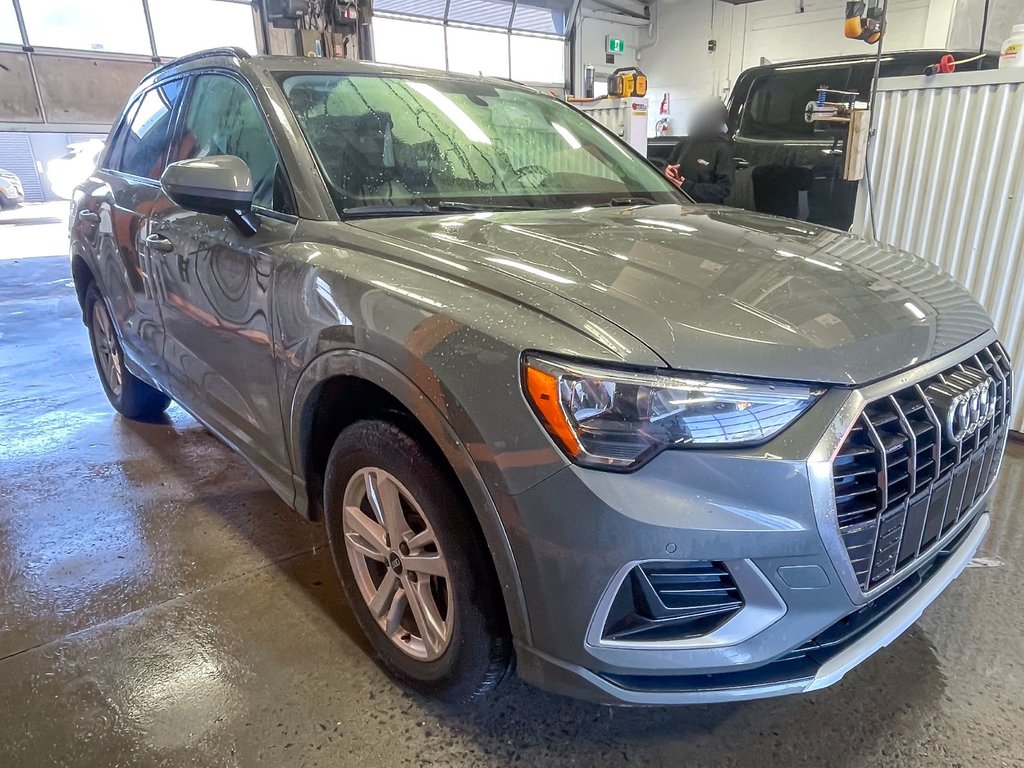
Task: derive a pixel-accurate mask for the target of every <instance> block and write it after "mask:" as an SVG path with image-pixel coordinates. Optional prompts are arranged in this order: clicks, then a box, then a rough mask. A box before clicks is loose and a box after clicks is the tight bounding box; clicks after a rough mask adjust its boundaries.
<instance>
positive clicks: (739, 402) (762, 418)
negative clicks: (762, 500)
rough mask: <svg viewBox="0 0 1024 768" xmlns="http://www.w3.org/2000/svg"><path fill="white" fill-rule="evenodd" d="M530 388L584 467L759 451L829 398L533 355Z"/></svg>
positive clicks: (800, 389) (548, 423)
mask: <svg viewBox="0 0 1024 768" xmlns="http://www.w3.org/2000/svg"><path fill="white" fill-rule="evenodd" d="M523 388H524V390H525V392H526V399H527V400H528V401H529V402H530V404H531V405H532V406H533V409H534V411H535V412H536V413H537V416H538V417H539V418H540V421H541V423H542V424H543V425H544V427H545V428H546V429H547V431H548V432H549V433H550V434H551V436H552V437H553V438H554V439H555V442H557V443H558V444H559V446H561V448H562V449H563V450H564V451H565V452H566V453H567V454H568V455H569V456H570V457H571V458H572V459H573V460H575V461H576V462H577V463H579V464H584V465H587V466H593V467H603V468H606V469H632V468H634V467H636V466H638V465H640V464H642V463H643V462H645V461H647V460H648V459H650V458H652V457H653V456H654V455H655V454H657V453H659V452H660V451H662V450H664V449H666V448H689V447H716V446H718V447H721V446H738V445H755V444H757V443H763V442H765V441H766V440H770V439H771V438H773V437H775V435H777V434H779V432H781V431H782V430H784V429H785V428H786V427H788V426H789V425H790V424H792V423H793V422H794V421H795V420H796V419H797V418H798V417H799V416H800V415H801V414H802V413H803V412H804V411H806V410H807V409H808V408H810V407H811V405H812V404H813V403H814V402H815V401H816V400H817V399H818V398H819V397H820V396H821V394H822V391H823V390H820V389H812V388H810V387H805V386H800V385H796V384H774V383H769V382H753V381H743V380H741V379H729V378H725V377H719V376H696V375H693V374H680V375H674V374H668V373H666V374H658V373H653V374H650V373H635V372H630V371H615V370H605V369H602V368H599V367H595V366H590V365H584V364H576V363H568V362H557V361H554V360H548V359H545V358H540V357H535V356H533V355H527V356H526V357H524V359H523Z"/></svg>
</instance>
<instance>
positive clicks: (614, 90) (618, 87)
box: [608, 67, 647, 99]
mask: <svg viewBox="0 0 1024 768" xmlns="http://www.w3.org/2000/svg"><path fill="white" fill-rule="evenodd" d="M646 95H647V75H645V74H644V73H643V72H641V71H640V70H639V69H637V68H636V67H620V68H619V69H616V70H615V71H614V72H612V74H611V75H610V76H609V77H608V98H609V99H620V98H623V97H630V96H646Z"/></svg>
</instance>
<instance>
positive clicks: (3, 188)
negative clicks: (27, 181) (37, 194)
mask: <svg viewBox="0 0 1024 768" xmlns="http://www.w3.org/2000/svg"><path fill="white" fill-rule="evenodd" d="M24 202H25V189H24V187H22V186H21V179H19V178H18V176H17V174H14V173H11V172H10V171H5V170H4V169H3V168H0V210H4V209H6V208H17V207H18V206H19V205H21V204H22V203H24Z"/></svg>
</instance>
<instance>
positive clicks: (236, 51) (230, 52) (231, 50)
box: [147, 46, 250, 77]
mask: <svg viewBox="0 0 1024 768" xmlns="http://www.w3.org/2000/svg"><path fill="white" fill-rule="evenodd" d="M208 56H233V57H235V58H236V59H248V58H250V56H249V52H248V51H246V50H245V49H244V48H239V47H237V46H224V47H223V48H206V49H204V50H202V51H196V52H195V53H186V54H185V55H184V56H179V57H178V58H176V59H171V60H170V61H169V62H167V63H166V64H161V65H160V66H159V67H155V68H154V69H153V70H151V71H150V72H149V74H148V75H147V77H152V76H153V75H156V74H159V73H160V72H163V71H164V70H165V69H167V68H168V67H174V66H177V65H178V64H184V63H185V62H187V61H195V60H196V59H205V58H206V57H208Z"/></svg>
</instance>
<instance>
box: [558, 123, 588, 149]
mask: <svg viewBox="0 0 1024 768" xmlns="http://www.w3.org/2000/svg"><path fill="white" fill-rule="evenodd" d="M551 127H552V128H554V129H555V130H556V131H558V135H559V136H561V137H562V138H563V139H565V143H566V144H568V145H569V146H570V147H572V148H573V149H583V145H582V144H580V142H579V139H577V138H576V137H575V136H573V135H572V134H571V133H569V129H568V128H566V127H565V126H564V125H559V124H558V123H552V124H551Z"/></svg>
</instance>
